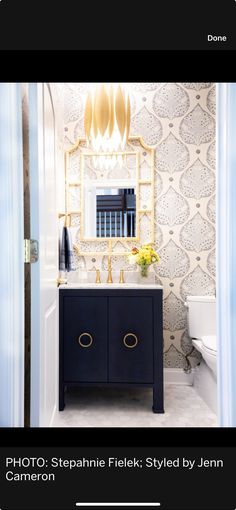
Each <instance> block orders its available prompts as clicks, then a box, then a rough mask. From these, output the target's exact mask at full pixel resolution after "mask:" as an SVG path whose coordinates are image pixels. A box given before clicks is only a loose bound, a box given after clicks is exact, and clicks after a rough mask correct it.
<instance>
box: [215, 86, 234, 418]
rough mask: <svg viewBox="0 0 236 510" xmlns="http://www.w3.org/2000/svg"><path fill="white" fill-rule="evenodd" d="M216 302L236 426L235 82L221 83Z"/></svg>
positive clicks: (223, 377) (221, 371)
mask: <svg viewBox="0 0 236 510" xmlns="http://www.w3.org/2000/svg"><path fill="white" fill-rule="evenodd" d="M216 108H217V110H216V111H217V134H216V149H217V151H216V155H217V165H216V170H217V193H216V233H217V240H216V297H217V299H216V301H217V340H218V356H217V358H218V361H217V363H218V381H217V382H218V384H217V386H218V420H219V426H221V427H235V426H236V371H235V363H236V342H235V331H236V268H235V260H236V236H235V233H236V199H235V197H236V143H235V137H236V83H218V84H217V95H216Z"/></svg>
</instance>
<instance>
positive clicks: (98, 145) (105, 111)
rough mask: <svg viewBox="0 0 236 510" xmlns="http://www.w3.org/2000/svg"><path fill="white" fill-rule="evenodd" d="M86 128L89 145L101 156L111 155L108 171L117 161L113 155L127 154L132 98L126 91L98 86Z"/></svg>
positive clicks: (91, 98)
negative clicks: (104, 154) (125, 152)
mask: <svg viewBox="0 0 236 510" xmlns="http://www.w3.org/2000/svg"><path fill="white" fill-rule="evenodd" d="M84 127H85V135H86V139H87V143H88V146H90V147H91V148H92V149H93V150H94V151H95V152H97V153H99V156H100V155H101V156H102V153H104V152H105V153H109V154H111V156H110V155H107V156H106V157H103V158H102V161H105V160H106V167H107V168H108V167H109V166H111V167H113V166H114V164H116V162H117V159H116V158H114V156H112V153H114V152H123V151H124V149H125V145H126V142H127V140H128V137H129V131H130V99H129V95H128V93H127V91H125V88H124V87H122V86H121V85H118V84H103V83H100V84H98V85H97V86H96V87H94V88H93V90H92V92H89V93H88V96H87V100H86V105H85V114H84ZM121 159H122V158H121ZM109 162H110V164H109Z"/></svg>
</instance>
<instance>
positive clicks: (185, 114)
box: [64, 83, 216, 371]
mask: <svg viewBox="0 0 236 510" xmlns="http://www.w3.org/2000/svg"><path fill="white" fill-rule="evenodd" d="M127 86H128V88H129V91H130V98H131V114H132V118H131V135H141V136H142V137H143V139H144V142H146V144H148V145H150V146H152V147H154V148H155V186H154V192H155V248H156V250H157V251H158V253H159V255H160V259H161V262H160V264H159V265H154V266H153V270H154V271H155V278H156V281H157V282H158V283H161V284H162V285H163V289H164V360H165V366H166V367H170V368H183V369H184V370H186V371H188V370H189V369H190V368H191V366H192V367H193V366H195V365H196V363H198V361H199V354H198V352H197V351H196V350H192V345H191V342H190V340H189V338H188V335H187V322H186V308H185V306H184V302H185V299H186V296H187V295H212V294H214V293H215V113H216V112H215V85H214V84H213V83H130V84H127ZM87 90H88V85H87V84H83V83H79V84H75V83H73V84H65V98H64V100H65V103H64V131H65V149H67V148H69V147H70V146H71V144H74V143H75V141H76V140H77V139H78V137H83V136H84V129H83V114H84V105H85V100H86V94H87ZM144 157H145V156H144ZM78 221H79V218H74V220H73V223H72V229H71V230H72V236H73V240H74V242H76V239H78V228H79V225H78ZM143 228H144V229H145V225H144V226H143ZM103 244H104V251H105V250H106V243H105V242H104V243H101V242H100V243H99V244H97V245H96V244H95V245H94V244H93V246H92V247H91V246H89V243H86V242H84V243H83V245H84V246H83V251H87V252H89V251H94V253H95V252H96V251H101V248H102V246H103ZM122 244H123V242H119V245H118V246H117V251H123V250H124V251H125V248H126V249H127V246H125V244H126V245H127V243H125V242H124V247H123V249H122ZM112 262H113V269H114V270H119V269H120V268H122V269H125V270H127V271H128V270H133V267H132V266H129V264H128V262H127V261H126V260H125V258H124V257H120V256H117V257H116V256H115V253H114V256H113V261H112ZM95 266H96V267H97V268H99V267H100V268H101V269H106V268H107V257H106V256H104V257H103V256H96V255H95V254H94V255H93V256H90V255H88V256H83V257H79V256H78V254H77V252H76V251H75V253H74V269H77V268H78V267H84V268H86V269H87V270H91V269H94V268H95Z"/></svg>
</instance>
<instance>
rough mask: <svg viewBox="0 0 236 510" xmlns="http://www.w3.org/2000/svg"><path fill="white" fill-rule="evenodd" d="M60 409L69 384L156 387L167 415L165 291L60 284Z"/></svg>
mask: <svg viewBox="0 0 236 510" xmlns="http://www.w3.org/2000/svg"><path fill="white" fill-rule="evenodd" d="M59 301H60V314H59V315H60V381H59V409H60V411H62V410H63V409H64V406H65V390H66V388H67V387H69V386H97V387H103V386H110V387H111V386H113V387H123V388H124V387H152V388H153V412H154V413H163V412H164V409H163V324H162V287H160V286H158V285H154V284H153V285H146V286H145V285H138V284H137V285H135V284H126V285H122V284H120V285H119V284H112V285H109V284H100V285H98V284H97V285H96V284H87V285H86V284H85V285H80V286H78V285H77V286H76V285H61V286H60V288H59Z"/></svg>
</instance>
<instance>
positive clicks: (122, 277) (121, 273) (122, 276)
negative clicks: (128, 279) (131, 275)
mask: <svg viewBox="0 0 236 510" xmlns="http://www.w3.org/2000/svg"><path fill="white" fill-rule="evenodd" d="M119 283H125V279H124V269H121V270H120V280H119Z"/></svg>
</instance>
